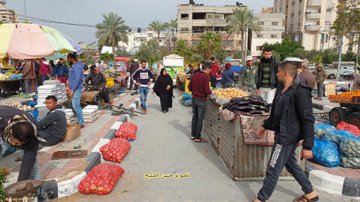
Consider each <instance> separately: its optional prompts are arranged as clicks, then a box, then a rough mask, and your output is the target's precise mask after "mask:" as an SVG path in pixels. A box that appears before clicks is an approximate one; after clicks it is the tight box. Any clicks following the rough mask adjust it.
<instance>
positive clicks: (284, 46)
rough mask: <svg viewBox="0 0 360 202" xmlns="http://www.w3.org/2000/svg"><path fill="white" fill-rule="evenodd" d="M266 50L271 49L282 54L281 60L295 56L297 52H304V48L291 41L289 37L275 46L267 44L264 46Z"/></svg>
mask: <svg viewBox="0 0 360 202" xmlns="http://www.w3.org/2000/svg"><path fill="white" fill-rule="evenodd" d="M263 47H264V48H271V49H273V50H274V51H276V52H277V53H279V54H280V57H281V60H283V59H285V58H287V57H293V56H295V54H296V52H297V53H298V52H299V50H301V49H302V50H304V47H302V46H301V44H300V43H298V42H295V41H293V40H291V39H290V38H289V37H285V38H284V39H283V40H282V42H281V43H279V42H277V43H275V44H268V43H265V44H264V45H263Z"/></svg>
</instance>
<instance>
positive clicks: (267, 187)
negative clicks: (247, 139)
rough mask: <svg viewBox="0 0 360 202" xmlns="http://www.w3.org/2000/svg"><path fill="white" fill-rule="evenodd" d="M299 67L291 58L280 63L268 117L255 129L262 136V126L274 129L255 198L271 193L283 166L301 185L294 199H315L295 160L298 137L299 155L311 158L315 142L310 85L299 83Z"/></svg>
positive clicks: (258, 198)
mask: <svg viewBox="0 0 360 202" xmlns="http://www.w3.org/2000/svg"><path fill="white" fill-rule="evenodd" d="M297 74H298V68H297V66H296V64H294V63H293V62H284V63H282V64H280V66H279V70H278V73H277V77H278V81H279V84H280V85H279V86H278V88H277V90H276V94H275V99H274V102H273V103H272V107H271V113H270V117H269V118H268V119H267V120H265V122H264V124H263V128H262V129H259V131H258V133H257V134H258V138H262V137H263V136H264V132H265V129H267V130H272V131H275V142H274V145H273V148H272V152H271V156H270V159H269V163H268V167H267V170H266V177H265V179H264V183H263V187H262V188H261V190H260V191H259V193H258V194H257V199H255V200H254V201H255V202H260V201H266V200H268V199H269V198H270V196H271V194H272V193H273V191H274V189H275V186H276V184H277V181H278V179H279V176H280V173H281V171H282V170H283V168H284V167H285V168H286V170H287V171H289V173H291V174H292V175H293V176H294V178H295V179H296V181H297V182H298V183H299V184H300V185H301V187H302V190H303V191H304V192H305V194H304V195H303V196H301V197H299V198H297V199H295V200H294V201H295V202H301V201H318V200H319V197H318V195H317V194H316V193H315V192H314V191H313V188H312V185H311V182H310V181H309V179H308V177H307V176H306V175H305V173H304V171H303V170H302V169H301V168H300V166H299V165H298V164H297V160H296V157H295V150H296V148H297V147H298V143H299V141H300V140H304V141H303V144H302V145H303V150H302V152H301V155H302V157H303V158H305V159H310V158H312V156H313V154H312V147H313V145H314V121H315V118H314V115H313V111H312V102H311V89H310V88H309V87H306V86H303V85H302V84H301V83H300V78H299V76H297Z"/></svg>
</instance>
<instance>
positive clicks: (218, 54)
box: [214, 48, 228, 63]
mask: <svg viewBox="0 0 360 202" xmlns="http://www.w3.org/2000/svg"><path fill="white" fill-rule="evenodd" d="M227 55H228V52H227V51H226V50H225V49H223V48H219V49H216V50H215V53H214V56H215V58H216V59H218V60H219V62H220V63H222V62H223V61H224V60H225V59H226V56H227Z"/></svg>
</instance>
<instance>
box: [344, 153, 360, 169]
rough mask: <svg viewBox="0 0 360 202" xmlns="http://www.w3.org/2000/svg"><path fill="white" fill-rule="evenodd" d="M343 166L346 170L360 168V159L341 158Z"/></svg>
mask: <svg viewBox="0 0 360 202" xmlns="http://www.w3.org/2000/svg"><path fill="white" fill-rule="evenodd" d="M341 166H342V167H344V168H354V169H359V168H360V157H348V156H342V157H341Z"/></svg>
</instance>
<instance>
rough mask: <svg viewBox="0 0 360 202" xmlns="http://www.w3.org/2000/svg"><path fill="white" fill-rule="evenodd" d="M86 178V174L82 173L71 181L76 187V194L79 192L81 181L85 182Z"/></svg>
mask: <svg viewBox="0 0 360 202" xmlns="http://www.w3.org/2000/svg"><path fill="white" fill-rule="evenodd" d="M85 176H86V172H82V173H80V174H78V175H76V176H75V177H73V178H72V179H71V181H72V183H73V186H74V192H78V191H79V190H78V186H79V184H80V182H81V180H83V179H84V178H85Z"/></svg>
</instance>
